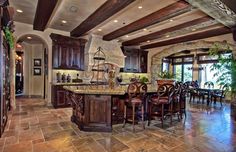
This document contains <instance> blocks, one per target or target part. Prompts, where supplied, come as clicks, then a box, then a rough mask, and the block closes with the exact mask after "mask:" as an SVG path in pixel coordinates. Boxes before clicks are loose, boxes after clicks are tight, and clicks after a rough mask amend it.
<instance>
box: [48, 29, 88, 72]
mask: <svg viewBox="0 0 236 152" xmlns="http://www.w3.org/2000/svg"><path fill="white" fill-rule="evenodd" d="M50 37H51V39H52V42H53V44H52V45H53V46H52V67H53V68H54V69H76V70H83V69H84V47H85V43H86V40H85V39H77V38H71V37H67V36H62V35H58V34H54V33H52V34H51V35H50Z"/></svg>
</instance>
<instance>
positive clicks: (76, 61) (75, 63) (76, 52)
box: [71, 47, 81, 69]
mask: <svg viewBox="0 0 236 152" xmlns="http://www.w3.org/2000/svg"><path fill="white" fill-rule="evenodd" d="M71 51H72V52H73V57H72V67H73V68H75V69H80V68H81V65H80V57H81V54H80V48H79V47H72V48H71Z"/></svg>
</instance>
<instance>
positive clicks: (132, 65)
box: [122, 48, 148, 73]
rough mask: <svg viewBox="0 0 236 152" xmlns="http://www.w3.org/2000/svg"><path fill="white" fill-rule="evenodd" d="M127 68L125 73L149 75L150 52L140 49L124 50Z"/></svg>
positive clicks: (124, 70)
mask: <svg viewBox="0 0 236 152" xmlns="http://www.w3.org/2000/svg"><path fill="white" fill-rule="evenodd" d="M122 50H123V53H124V55H125V56H126V57H125V66H124V69H123V72H134V73H147V62H148V52H147V51H143V50H140V49H124V48H122Z"/></svg>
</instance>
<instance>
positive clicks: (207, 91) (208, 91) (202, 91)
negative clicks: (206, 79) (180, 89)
mask: <svg viewBox="0 0 236 152" xmlns="http://www.w3.org/2000/svg"><path fill="white" fill-rule="evenodd" d="M195 89H196V90H197V91H198V92H200V93H205V94H207V105H208V106H209V104H210V97H211V94H212V93H215V92H218V91H220V89H217V88H201V87H200V88H195Z"/></svg>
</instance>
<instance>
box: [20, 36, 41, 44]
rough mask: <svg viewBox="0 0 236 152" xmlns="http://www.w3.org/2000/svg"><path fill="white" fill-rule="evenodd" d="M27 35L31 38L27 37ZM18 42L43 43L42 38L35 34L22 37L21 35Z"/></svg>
mask: <svg viewBox="0 0 236 152" xmlns="http://www.w3.org/2000/svg"><path fill="white" fill-rule="evenodd" d="M29 37H30V38H31V39H29ZM18 42H26V43H29V44H44V42H43V40H42V39H41V38H39V37H37V36H35V35H30V34H28V35H24V36H23V37H21V38H20V39H19V40H18Z"/></svg>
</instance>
